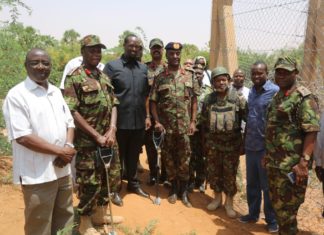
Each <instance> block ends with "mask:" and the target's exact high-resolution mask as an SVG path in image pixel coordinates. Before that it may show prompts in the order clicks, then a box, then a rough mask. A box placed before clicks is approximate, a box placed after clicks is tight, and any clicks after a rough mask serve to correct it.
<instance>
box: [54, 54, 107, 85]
mask: <svg viewBox="0 0 324 235" xmlns="http://www.w3.org/2000/svg"><path fill="white" fill-rule="evenodd" d="M82 60H83V57H82V56H78V57H75V58H73V59H71V60H69V62H67V64H66V65H65V67H64V71H63V76H62V80H61V83H60V89H61V90H64V83H65V78H66V75H68V74H69V73H70V72H71V71H72V70H73V69H75V68H77V67H79V66H80V65H81V64H82ZM104 67H105V65H104V64H103V63H99V64H98V66H97V68H98V69H100V70H101V71H102V70H103V69H104Z"/></svg>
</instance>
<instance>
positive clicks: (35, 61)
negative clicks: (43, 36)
mask: <svg viewBox="0 0 324 235" xmlns="http://www.w3.org/2000/svg"><path fill="white" fill-rule="evenodd" d="M51 67H52V64H51V59H50V57H49V55H48V54H47V53H46V52H45V51H43V50H39V49H35V50H32V51H30V52H29V53H28V55H27V57H26V61H25V68H26V70H27V74H28V76H29V77H30V79H32V80H33V81H35V82H36V83H37V84H43V83H44V82H45V81H47V79H48V77H49V75H50V73H51Z"/></svg>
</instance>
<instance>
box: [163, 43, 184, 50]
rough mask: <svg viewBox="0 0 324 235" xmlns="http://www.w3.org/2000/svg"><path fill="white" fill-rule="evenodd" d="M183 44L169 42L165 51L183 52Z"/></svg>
mask: <svg viewBox="0 0 324 235" xmlns="http://www.w3.org/2000/svg"><path fill="white" fill-rule="evenodd" d="M181 49H182V44H181V43H180V42H169V43H168V44H167V45H166V46H165V50H181Z"/></svg>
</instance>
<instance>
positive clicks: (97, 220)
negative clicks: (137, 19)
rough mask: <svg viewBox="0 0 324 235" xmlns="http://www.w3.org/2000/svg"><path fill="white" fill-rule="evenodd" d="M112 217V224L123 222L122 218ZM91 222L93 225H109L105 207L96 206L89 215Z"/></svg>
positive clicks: (109, 219) (109, 217)
mask: <svg viewBox="0 0 324 235" xmlns="http://www.w3.org/2000/svg"><path fill="white" fill-rule="evenodd" d="M112 217H113V218H112V220H113V222H114V224H120V223H122V222H123V221H124V217H122V216H116V215H113V216H112ZM91 220H92V223H93V224H94V225H103V224H111V222H112V221H111V216H110V215H109V214H107V206H98V207H97V208H96V209H95V212H94V213H93V214H92V215H91Z"/></svg>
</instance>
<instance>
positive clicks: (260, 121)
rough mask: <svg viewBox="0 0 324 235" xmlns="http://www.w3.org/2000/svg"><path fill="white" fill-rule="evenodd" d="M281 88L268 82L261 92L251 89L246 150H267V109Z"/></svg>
mask: <svg viewBox="0 0 324 235" xmlns="http://www.w3.org/2000/svg"><path fill="white" fill-rule="evenodd" d="M278 91H279V87H278V86H277V85H275V84H273V83H272V82H271V81H270V80H267V81H266V83H265V84H264V85H263V87H262V89H261V91H260V92H257V91H256V89H255V87H254V86H253V87H252V88H251V91H250V93H249V98H248V111H249V112H248V116H247V124H246V125H247V126H246V136H245V149H247V150H250V151H260V150H264V149H265V140H264V138H265V126H266V113H267V108H268V105H269V103H270V101H271V100H272V97H273V96H274V95H275V94H276V93H277V92H278Z"/></svg>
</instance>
